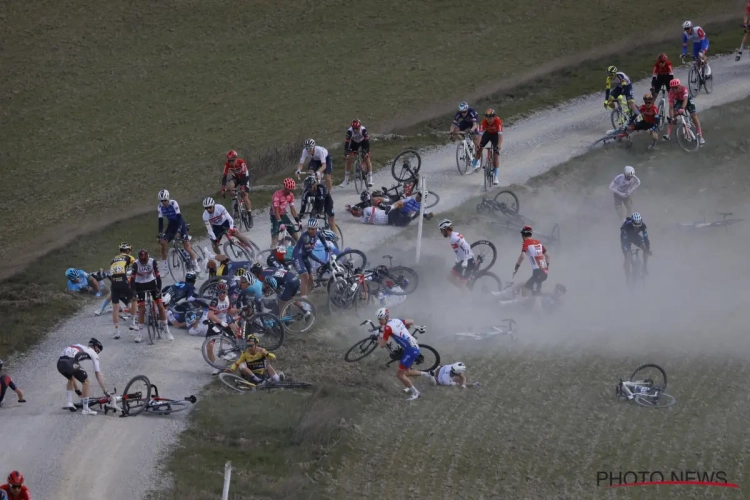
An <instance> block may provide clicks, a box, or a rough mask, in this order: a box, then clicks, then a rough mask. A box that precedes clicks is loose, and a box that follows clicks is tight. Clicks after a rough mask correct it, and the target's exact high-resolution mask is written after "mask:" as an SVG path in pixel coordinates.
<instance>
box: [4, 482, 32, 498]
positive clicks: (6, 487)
mask: <svg viewBox="0 0 750 500" xmlns="http://www.w3.org/2000/svg"><path fill="white" fill-rule="evenodd" d="M0 490H3V491H5V492H6V493H7V494H8V498H9V499H10V500H31V492H30V491H29V489H28V488H27V487H26V485H25V484H24V485H23V486H21V491H19V492H18V493H17V494H16V496H13V495H12V494H11V492H10V485H9V484H3V485H0Z"/></svg>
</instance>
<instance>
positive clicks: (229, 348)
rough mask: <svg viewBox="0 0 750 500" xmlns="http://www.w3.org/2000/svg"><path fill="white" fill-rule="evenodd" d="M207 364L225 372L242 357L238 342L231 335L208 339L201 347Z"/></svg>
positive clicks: (215, 336)
mask: <svg viewBox="0 0 750 500" xmlns="http://www.w3.org/2000/svg"><path fill="white" fill-rule="evenodd" d="M201 353H202V354H203V359H205V360H206V363H208V364H209V365H211V366H212V367H213V368H217V369H219V370H225V369H227V368H229V366H230V365H231V364H232V363H234V362H235V361H237V360H238V359H239V357H240V356H241V355H242V349H240V346H239V345H238V344H237V340H236V339H234V338H232V337H230V336H229V335H224V334H219V335H211V336H209V337H206V340H204V341H203V345H202V346H201Z"/></svg>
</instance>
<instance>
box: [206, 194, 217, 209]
mask: <svg viewBox="0 0 750 500" xmlns="http://www.w3.org/2000/svg"><path fill="white" fill-rule="evenodd" d="M214 205H216V202H215V201H214V199H213V198H211V197H210V196H209V197H208V198H206V199H205V200H203V208H211V207H213V206H214Z"/></svg>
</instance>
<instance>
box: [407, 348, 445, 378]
mask: <svg viewBox="0 0 750 500" xmlns="http://www.w3.org/2000/svg"><path fill="white" fill-rule="evenodd" d="M439 364H440V354H438V352H437V350H436V349H435V348H434V347H431V346H428V345H427V344H420V345H419V356H417V359H415V360H414V366H413V368H415V369H417V370H420V371H423V372H428V371H431V370H434V369H435V368H437V367H438V365H439Z"/></svg>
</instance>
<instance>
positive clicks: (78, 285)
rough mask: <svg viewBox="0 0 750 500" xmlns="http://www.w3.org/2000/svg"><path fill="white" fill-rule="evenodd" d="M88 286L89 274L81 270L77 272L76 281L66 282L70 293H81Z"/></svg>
mask: <svg viewBox="0 0 750 500" xmlns="http://www.w3.org/2000/svg"><path fill="white" fill-rule="evenodd" d="M88 286H89V273H87V272H86V271H84V270H83V269H79V270H78V279H77V280H76V281H71V280H68V290H70V291H71V292H81V291H83V290H86V289H87V288H88Z"/></svg>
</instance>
